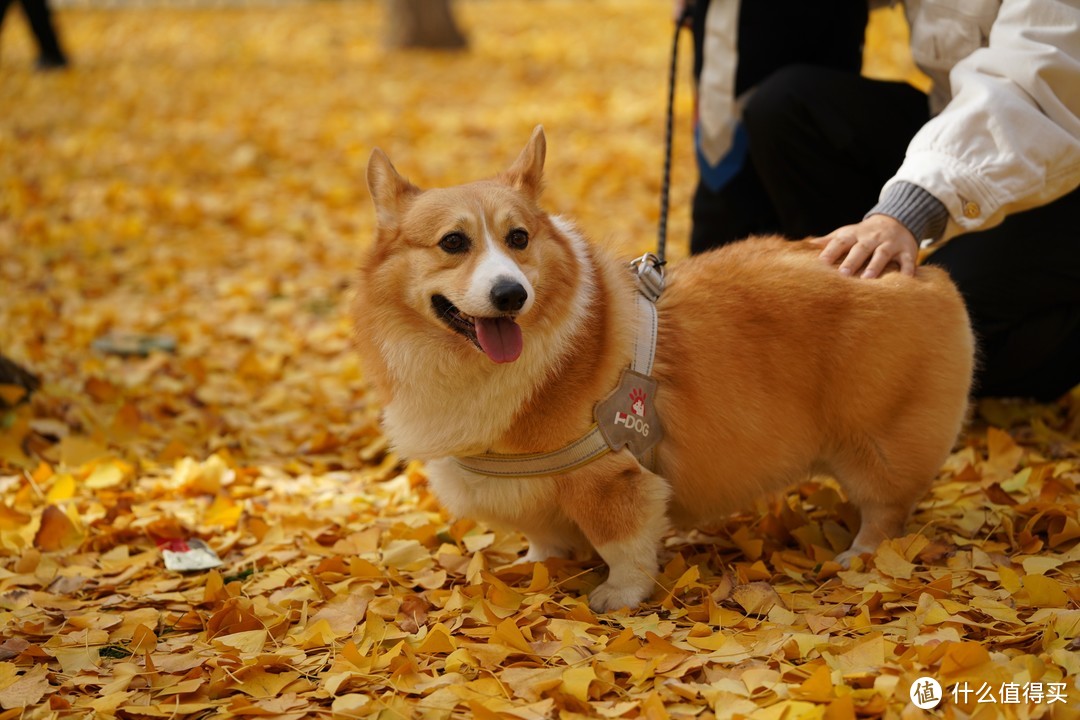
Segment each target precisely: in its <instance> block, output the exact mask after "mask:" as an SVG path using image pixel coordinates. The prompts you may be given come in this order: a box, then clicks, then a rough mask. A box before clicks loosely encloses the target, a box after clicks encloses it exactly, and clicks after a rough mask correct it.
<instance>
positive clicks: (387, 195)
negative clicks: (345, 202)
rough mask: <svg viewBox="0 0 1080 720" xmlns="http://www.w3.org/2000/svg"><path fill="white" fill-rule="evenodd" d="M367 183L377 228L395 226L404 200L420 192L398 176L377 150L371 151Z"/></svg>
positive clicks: (388, 160)
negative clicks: (373, 204) (373, 205)
mask: <svg viewBox="0 0 1080 720" xmlns="http://www.w3.org/2000/svg"><path fill="white" fill-rule="evenodd" d="M367 183H368V191H369V192H370V193H371V201H372V202H373V203H375V219H376V221H377V222H378V225H379V227H391V226H394V225H397V223H398V220H399V218H400V217H401V211H402V210H403V209H404V203H405V200H407V199H408V198H410V197H412V196H413V195H416V194H417V193H418V192H420V189H419V188H418V187H416V186H415V185H413V184H412V183H410V182H409V181H408V180H406V179H405V178H403V177H401V175H399V174H398V171H397V170H395V169H394V166H393V165H392V164H391V163H390V158H388V157H386V153H384V152H383V151H382V150H380V149H379V148H375V149H374V150H372V151H371V158H370V159H369V160H368V166H367Z"/></svg>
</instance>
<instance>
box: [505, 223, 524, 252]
mask: <svg viewBox="0 0 1080 720" xmlns="http://www.w3.org/2000/svg"><path fill="white" fill-rule="evenodd" d="M506 244H507V245H509V246H510V247H512V248H514V249H515V250H524V249H525V248H526V247H527V246H528V245H529V233H527V232H525V231H524V230H522V229H521V228H514V229H513V230H511V231H510V232H509V233H508V234H507V235H506Z"/></svg>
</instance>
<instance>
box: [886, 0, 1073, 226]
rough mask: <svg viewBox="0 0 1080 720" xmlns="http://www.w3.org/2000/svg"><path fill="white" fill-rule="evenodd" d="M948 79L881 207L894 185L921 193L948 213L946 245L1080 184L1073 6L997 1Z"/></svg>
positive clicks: (1067, 1) (1069, 1)
mask: <svg viewBox="0 0 1080 720" xmlns="http://www.w3.org/2000/svg"><path fill="white" fill-rule="evenodd" d="M949 81H950V85H951V89H952V99H951V100H950V101H949V103H948V104H947V105H946V106H945V108H944V109H943V110H942V112H941V113H939V114H938V115H937V116H936V117H934V118H933V119H931V120H930V121H929V122H928V123H927V124H926V125H925V126H924V127H923V128H922V129H921V130H920V131H919V132H918V133H917V134H916V135H915V137H914V138H913V139H912V141H911V143H910V145H909V146H908V150H907V156H906V158H905V160H904V163H903V164H902V165H901V167H900V169H899V171H898V172H897V173H896V175H895V176H894V177H893V178H892V179H891V180H889V181H888V182H887V183H886V184H885V187H884V188H883V189H882V199H883V200H884V199H885V198H887V197H890V196H894V195H895V194H896V192H897V191H898V190H899V189H900V188H901V187H902V186H899V185H898V184H900V183H910V184H914V185H917V186H919V187H921V188H923V189H925V190H926V191H928V192H929V193H930V194H931V195H933V196H934V197H935V198H937V199H938V200H939V201H940V202H941V203H942V204H944V206H945V208H946V209H947V210H948V214H949V220H948V222H947V224H946V226H945V228H944V231H943V233H942V235H941V237H942V238H943V239H948V238H951V237H953V236H956V235H959V234H962V233H965V232H972V231H975V230H980V229H987V228H989V227H992V226H994V225H997V224H999V223H1000V222H1001V221H1002V220H1003V219H1004V218H1005V216H1006V215H1009V214H1011V213H1015V212H1019V211H1021V210H1027V209H1030V208H1033V207H1038V206H1040V205H1044V204H1046V203H1049V202H1051V201H1052V200H1055V199H1057V198H1059V197H1061V196H1062V195H1065V194H1066V193H1068V192H1070V191H1071V190H1073V189H1074V188H1076V187H1077V186H1078V185H1080V3H1078V2H1077V0H1004V2H1002V4H1001V9H1000V11H999V13H998V15H997V18H996V20H995V21H994V23H993V26H992V27H991V29H990V35H989V42H988V44H987V46H986V47H982V48H980V49H978V50H975V51H974V52H972V53H971V54H970V55H968V56H967V57H965V58H963V59H962V60H960V61H959V62H958V63H957V64H956V65H955V66H954V67H953V68H952V70H951V72H950V74H949ZM894 186H897V187H895V188H894ZM890 191H892V192H891V193H890ZM1078 245H1080V241H1078Z"/></svg>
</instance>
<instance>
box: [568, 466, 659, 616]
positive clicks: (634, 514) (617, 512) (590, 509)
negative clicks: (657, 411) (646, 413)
mask: <svg viewBox="0 0 1080 720" xmlns="http://www.w3.org/2000/svg"><path fill="white" fill-rule="evenodd" d="M670 495H671V488H670V487H669V486H668V484H667V482H666V481H665V480H664V479H663V478H661V477H660V476H659V475H656V474H654V473H651V472H649V471H648V470H646V469H645V468H643V467H641V465H640V464H638V462H637V461H636V460H634V459H633V457H632V456H631V455H630V454H629V453H628V452H626V451H625V450H624V451H623V452H620V453H618V454H613V455H609V456H607V457H605V458H603V459H602V460H600V461H597V462H595V463H593V464H592V465H590V466H587V467H586V468H585V469H582V470H580V471H578V472H575V473H573V474H571V475H570V476H567V477H566V478H565V479H564V481H563V483H562V487H561V493H560V499H561V501H562V503H561V504H562V506H563V511H564V512H565V513H566V514H567V515H568V516H569V517H570V518H571V519H572V520H573V521H574V522H575V523H577V525H578V527H579V528H581V531H582V532H583V533H584V534H585V537H586V538H587V539H588V540H589V542H590V543H591V544H592V546H593V547H594V548H596V552H597V553H598V554H599V555H600V557H601V558H603V560H604V562H606V563H607V565H608V578H607V580H606V581H604V582H603V583H602V584H601V585H600V586H599V587H597V588H596V590H594V591H593V592H592V593H590V594H589V606H590V607H591V608H592V609H593V610H596V611H598V612H607V611H611V610H618V609H619V608H624V607H626V608H631V609H633V608H636V607H637V606H638V605H639V604H640V603H641V602H642V601H643V600H645V599H646V598H648V597H649V595H651V594H652V591H653V588H654V587H655V583H656V575H657V573H658V566H657V552H658V550H659V547H660V540H661V538H662V537H663V534H664V532H665V531H666V530H667V528H668V521H667V504H668V498H669V497H670Z"/></svg>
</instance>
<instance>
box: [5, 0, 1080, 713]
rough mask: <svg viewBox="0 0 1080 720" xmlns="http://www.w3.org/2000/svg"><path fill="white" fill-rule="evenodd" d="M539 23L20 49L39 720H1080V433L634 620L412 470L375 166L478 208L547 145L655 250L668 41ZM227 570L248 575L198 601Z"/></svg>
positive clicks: (9, 301)
mask: <svg viewBox="0 0 1080 720" xmlns="http://www.w3.org/2000/svg"><path fill="white" fill-rule="evenodd" d="M527 6H528V8H527V10H526V9H525V4H521V3H519V2H516V1H514V0H485V1H484V2H479V1H467V0H466V1H463V2H461V3H460V10H461V19H462V21H463V24H465V25H466V26H467V28H468V30H469V32H470V36H471V39H472V48H471V50H470V52H468V53H465V54H460V55H450V56H444V55H437V54H425V53H422V54H416V55H393V56H388V55H386V54H384V52H383V51H382V50H381V49H380V48H379V43H378V37H377V35H378V31H377V29H378V22H379V20H378V6H377V4H375V3H342V4H305V5H302V6H281V7H264V8H261V7H247V8H236V9H232V10H229V11H225V10H220V9H216V10H214V9H190V10H175V9H173V10H170V9H165V8H152V9H151V8H143V9H140V10H139V11H138V12H135V11H120V10H112V11H101V10H94V9H87V8H81V9H64V10H62V11H61V12H60V13H59V16H60V22H61V23H62V27H63V30H64V31H65V37H66V39H67V40H68V42H69V45H70V46H71V49H72V54H73V56H74V61H75V65H74V69H73V70H72V71H71V72H70V73H67V74H59V75H50V76H37V75H32V74H30V73H29V71H28V70H25V69H23V68H26V67H28V66H29V65H30V61H31V59H32V50H31V46H30V42H29V40H28V38H27V37H26V34H25V32H22V33H21V34H20V29H19V28H20V26H19V24H18V23H17V22H13V21H10V20H9V22H8V23H6V24H5V28H4V58H3V68H4V73H3V74H2V75H0V107H4V108H8V107H12V108H18V112H15V113H3V114H2V115H0V278H2V280H0V282H2V287H3V291H2V292H0V350H2V351H3V352H4V353H5V355H8V356H11V357H13V358H16V359H18V360H19V361H20V362H24V363H25V364H27V365H28V366H30V367H32V368H33V369H34V371H35V372H37V373H38V374H40V375H41V376H42V378H43V380H44V386H43V388H42V389H41V390H40V391H38V392H36V393H35V394H34V395H33V396H32V397H31V398H30V399H29V401H28V402H24V401H25V400H26V398H25V391H24V390H23V389H22V388H21V387H18V386H7V385H5V386H0V408H3V409H2V410H0V491H2V502H0V720H9V718H16V717H26V718H49V717H70V716H77V717H83V716H90V715H93V716H95V717H102V718H122V719H123V720H151V719H157V718H179V717H200V718H202V717H207V718H209V717H213V718H233V717H237V718H240V717H247V718H271V717H272V718H288V719H296V720H299V719H300V718H305V717H313V716H320V717H327V716H329V717H332V718H340V719H342V720H345V719H346V718H349V719H351V718H367V717H378V718H395V717H401V718H412V717H424V718H449V717H467V716H469V717H476V718H481V719H487V718H500V719H501V720H505V719H507V718H548V717H561V718H567V719H570V718H576V717H598V718H657V719H660V718H690V717H696V718H711V717H749V716H753V717H755V718H784V719H786V720H791V719H792V718H814V719H818V720H819V719H828V720H841V719H844V720H846V719H852V718H855V717H879V716H885V717H903V718H914V717H918V716H919V714H920V711H918V710H917V709H916V708H914V707H913V706H912V705H911V701H910V696H909V691H910V689H911V687H912V684H913V683H914V682H915V681H916V680H917V679H919V678H920V677H933V678H936V679H937V680H938V681H940V682H941V684H942V685H943V686H944V687H945V698H944V699H945V704H944V706H942V709H940V710H939V713H940V715H941V716H942V717H955V718H960V717H979V718H990V717H1016V718H1038V717H1054V718H1073V717H1076V708H1077V707H1080V694H1078V691H1077V685H1076V684H1077V677H1078V676H1080V660H1078V657H1080V585H1078V583H1080V579H1078V578H1080V544H1078V540H1080V493H1078V491H1077V483H1078V481H1080V446H1078V443H1077V435H1078V431H1080V422H1078V420H1080V398H1078V397H1073V398H1072V399H1071V400H1069V401H1066V402H1064V403H1062V404H1060V405H1057V406H1043V407H1031V406H1024V405H1015V404H1011V403H984V404H983V406H982V407H981V408H980V414H981V416H982V417H983V418H987V419H989V420H990V424H989V426H986V427H984V426H981V425H980V426H976V427H974V428H973V429H972V431H971V432H970V433H969V435H968V436H967V437H966V438H965V440H964V442H963V444H962V446H961V447H959V448H958V449H957V451H956V452H955V453H954V454H953V455H952V456H951V457H950V459H949V460H948V463H947V464H946V466H945V467H944V468H943V470H942V472H941V475H940V477H939V479H938V481H937V482H936V483H935V485H934V488H933V490H932V491H931V493H930V494H929V495H928V496H927V497H926V498H925V499H924V501H923V502H922V503H921V504H920V506H919V509H918V511H917V513H916V515H915V517H914V518H913V520H912V522H911V523H910V524H909V526H908V529H909V531H910V532H911V534H909V535H907V536H906V537H902V538H896V539H893V540H890V541H887V542H885V543H883V544H882V545H881V546H880V547H879V548H878V549H877V551H876V553H875V554H874V555H873V556H871V557H866V558H863V559H857V560H855V561H854V562H853V564H852V567H851V568H850V569H844V568H842V567H841V566H840V565H838V564H837V563H835V562H833V558H834V556H835V555H836V553H837V552H838V551H840V550H843V549H845V548H846V547H847V546H848V544H849V543H850V541H851V538H852V531H853V529H854V527H855V524H856V518H855V515H854V512H853V510H852V508H851V506H850V505H848V504H847V503H845V502H844V501H843V499H842V497H841V496H840V495H839V493H838V492H837V491H836V489H835V487H833V486H832V485H831V484H829V483H828V482H825V481H819V480H814V481H808V482H806V483H804V484H803V485H801V486H799V487H798V488H796V489H794V490H793V491H792V492H791V493H789V494H788V495H787V496H786V497H783V498H779V499H777V500H776V501H775V502H772V503H771V504H763V505H762V506H761V507H759V508H758V509H757V510H756V511H754V512H750V513H747V514H746V515H743V516H740V517H736V518H732V519H731V521H730V522H728V523H726V524H724V525H723V526H720V527H716V528H705V529H702V530H701V531H699V532H694V533H690V534H688V535H685V536H675V537H672V538H670V539H669V540H668V542H667V545H666V547H665V548H664V550H663V557H662V561H663V567H664V571H663V573H662V575H661V576H660V577H659V578H657V588H656V592H655V594H654V596H653V598H652V600H651V602H650V603H649V604H647V605H646V606H645V607H644V608H642V609H641V611H639V612H638V613H636V614H633V615H629V616H623V615H617V614H615V615H609V616H603V617H597V616H596V615H594V614H593V613H592V612H591V611H590V610H589V608H588V605H587V604H586V603H585V602H584V596H585V594H587V593H588V592H589V591H590V590H591V589H592V588H594V587H595V586H596V585H597V584H598V583H599V582H600V580H601V579H602V570H601V569H599V568H598V567H597V566H596V565H595V564H594V563H591V562H577V561H558V560H553V561H549V562H548V563H545V564H520V565H517V564H514V563H515V562H516V561H517V560H518V559H519V558H520V557H521V555H522V553H523V551H524V541H523V539H522V538H521V537H519V536H517V535H515V534H511V533H506V532H502V531H500V530H497V529H492V528H486V527H483V526H477V525H475V524H474V523H471V522H461V521H455V520H453V519H452V518H448V517H446V516H445V514H444V513H443V512H442V511H441V510H440V509H439V508H438V506H437V504H436V503H435V502H434V500H433V498H432V497H431V495H430V494H429V493H428V491H427V488H426V485H425V476H424V469H423V467H422V466H420V465H417V464H410V465H405V466H403V465H402V464H401V462H400V461H399V459H398V458H397V457H396V456H395V455H394V454H393V453H391V452H389V450H388V448H387V447H386V441H385V440H384V439H383V438H382V436H381V435H380V433H379V431H378V428H377V422H376V420H377V412H378V408H377V406H376V405H375V403H374V400H373V399H371V398H369V397H368V395H367V394H366V390H365V384H364V378H363V376H362V373H361V369H360V367H359V365H358V363H357V360H356V358H355V357H354V355H353V354H352V353H351V352H350V349H349V348H350V345H349V343H350V332H351V329H350V325H349V321H348V319H347V318H346V317H345V313H344V307H345V294H346V292H345V291H346V289H347V286H348V283H349V278H350V272H351V268H352V266H353V264H354V262H355V258H356V257H357V248H358V246H359V244H361V243H364V242H367V238H368V235H369V233H370V230H371V211H370V208H369V207H368V202H367V198H366V195H365V192H364V189H363V187H364V185H363V181H362V178H363V168H364V163H365V162H366V159H367V156H368V154H369V153H370V151H371V148H372V147H373V146H375V145H382V146H383V147H384V148H385V149H387V150H388V151H389V152H390V154H391V155H392V156H394V157H401V158H409V160H408V163H407V164H408V169H409V171H410V173H412V174H413V180H415V181H417V182H419V183H420V184H422V185H424V184H433V183H443V182H456V181H459V180H462V179H464V178H472V177H475V176H481V175H486V174H490V173H491V172H494V171H495V170H497V169H499V168H501V167H502V166H503V165H504V164H505V162H506V161H508V160H509V159H511V158H512V157H513V156H514V154H515V153H516V152H517V149H518V146H519V144H520V142H521V138H522V137H525V136H527V134H528V131H529V130H531V128H532V127H533V125H535V124H536V123H537V122H543V123H544V124H545V125H546V126H547V129H548V132H549V136H550V137H552V138H554V139H553V141H552V152H551V156H550V158H549V170H548V171H549V187H548V190H547V195H546V198H547V203H548V206H549V207H550V208H552V209H553V210H555V211H557V212H565V213H568V214H571V215H574V216H576V217H577V218H578V219H579V220H580V221H581V224H582V227H583V228H584V229H585V230H586V231H588V232H590V233H592V234H593V235H594V236H595V237H597V238H598V239H600V240H602V241H607V242H610V243H612V244H614V245H616V246H617V247H619V248H620V250H621V251H623V252H624V254H626V255H630V254H631V253H635V252H636V253H640V252H641V251H643V250H645V249H650V247H651V243H652V237H653V231H654V230H653V229H654V221H655V213H656V210H655V208H656V205H657V201H656V197H657V194H658V177H659V168H660V161H661V155H660V145H659V141H660V139H661V137H662V109H663V93H664V86H663V85H664V80H665V78H664V74H665V71H666V61H667V58H666V53H667V50H668V43H669V41H670V35H669V31H670V28H669V25H668V22H667V12H668V8H667V5H666V4H665V3H662V2H654V1H653V0H633V1H630V2H628V1H625V0H617V1H616V0H603V1H600V0H597V1H595V2H592V3H564V2H556V1H551V0H533V1H532V2H530V3H527ZM373 28H374V30H373ZM880 32H881V31H880V28H878V29H877V30H875V31H874V32H872V34H871V39H872V40H873V41H875V42H878V43H880V42H883V41H885V40H888V41H889V42H892V41H893V40H894V39H890V38H891V36H888V37H886V36H882V35H881V34H880ZM875 33H877V34H875ZM508 48H510V49H511V50H509V51H508ZM684 49H685V48H684ZM682 67H683V68H686V67H688V57H684V58H683V60H682ZM886 69H888V68H886ZM894 69H895V68H894ZM876 70H877V71H880V70H882V68H881V67H880V66H879V67H877V68H876ZM901 74H902V73H901ZM683 82H685V77H684V78H683ZM677 112H678V115H679V117H680V118H681V119H680V123H682V125H681V127H683V129H684V130H685V128H686V123H685V118H687V117H688V116H689V113H690V100H689V91H688V89H687V88H686V87H685V85H684V86H683V87H681V88H680V90H679V101H678V105H677ZM677 135H678V142H677V145H676V168H677V170H676V174H675V179H676V187H675V188H674V191H673V198H674V199H673V208H674V209H675V216H674V217H673V222H672V235H673V237H676V238H679V237H683V238H685V237H686V235H687V229H688V216H687V208H688V205H689V197H690V191H691V189H692V181H693V173H692V170H691V167H692V158H691V157H690V154H689V153H690V150H689V147H688V143H687V142H686V139H687V135H688V133H686V132H681V133H678V134H677ZM556 139H557V142H556ZM684 251H685V248H683V247H675V248H674V252H675V254H676V255H677V254H679V253H681V252H684ZM95 341H96V343H95ZM95 347H96V348H97V349H93V348H95ZM20 403H21V404H20ZM200 543H202V544H205V546H206V549H207V552H208V553H210V554H211V555H212V556H219V557H220V562H221V565H220V566H218V567H215V568H213V569H209V570H200V571H195V572H178V571H171V570H167V569H166V567H165V565H164V563H163V558H164V556H165V554H166V553H174V552H175V553H177V554H179V555H184V554H185V553H189V552H191V551H192V548H195V549H198V548H199V547H200ZM214 564H215V563H213V562H210V563H209V565H208V566H212V565H214ZM961 683H967V684H968V687H969V688H970V689H971V691H972V692H971V694H970V695H963V694H961V693H956V694H954V693H953V692H952V689H953V688H954V687H959V686H960V684H961ZM983 684H985V685H986V686H987V687H988V688H989V687H991V686H992V690H993V692H994V693H995V694H996V697H997V698H999V699H1006V698H1010V697H1012V695H1011V693H1013V692H1014V690H1015V691H1016V692H1017V693H1019V694H1018V695H1016V697H1017V701H1016V702H1004V701H1003V700H1002V701H997V702H995V703H992V704H991V703H987V702H983V703H980V702H979V697H980V695H979V691H980V689H981V687H982V685H983ZM1061 688H1064V689H1063V690H1061V691H1062V692H1064V693H1065V699H1066V700H1067V702H1051V698H1052V697H1054V696H1053V695H1051V692H1052V691H1053V692H1057V691H1058V690H1060V689H1061ZM1024 689H1026V694H1025V693H1024ZM1036 689H1038V693H1041V694H1038V693H1037V691H1036ZM1007 693H1010V694H1007Z"/></svg>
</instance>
